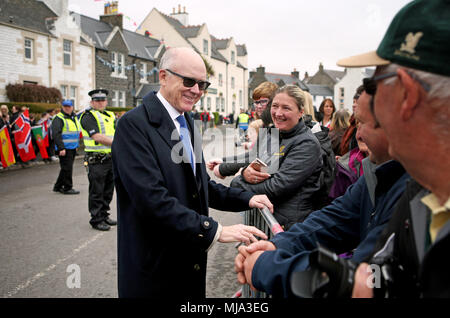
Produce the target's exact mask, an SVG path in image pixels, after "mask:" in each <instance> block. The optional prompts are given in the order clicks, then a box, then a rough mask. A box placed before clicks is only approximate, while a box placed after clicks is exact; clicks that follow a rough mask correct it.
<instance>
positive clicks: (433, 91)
mask: <svg viewBox="0 0 450 318" xmlns="http://www.w3.org/2000/svg"><path fill="white" fill-rule="evenodd" d="M398 68H403V69H405V70H406V71H408V73H410V74H413V76H414V77H416V78H418V79H420V81H423V82H425V83H427V84H428V85H430V90H429V91H428V92H427V95H426V98H425V101H424V103H426V104H427V106H429V107H432V108H433V110H434V114H433V118H432V119H431V121H432V123H433V125H432V130H433V132H434V134H435V135H436V137H437V138H439V140H440V141H442V142H443V145H444V146H445V147H446V148H450V146H449V144H448V140H449V138H450V129H449V126H448V122H449V120H450V112H449V109H450V108H449V107H448V103H449V101H448V99H449V98H450V77H449V76H443V75H438V74H434V73H429V72H425V71H419V70H416V69H412V68H408V67H404V66H401V65H397V64H393V63H392V64H389V65H386V66H383V67H382V69H383V71H386V72H395V71H396V70H397V69H398ZM396 79H397V78H396V77H394V78H388V79H386V80H384V82H383V83H384V84H385V85H392V84H393V83H395V81H396Z"/></svg>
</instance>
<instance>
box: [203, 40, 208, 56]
mask: <svg viewBox="0 0 450 318" xmlns="http://www.w3.org/2000/svg"><path fill="white" fill-rule="evenodd" d="M208 45H209V43H208V40H203V54H205V55H208V54H209V47H208Z"/></svg>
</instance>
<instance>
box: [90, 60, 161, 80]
mask: <svg viewBox="0 0 450 318" xmlns="http://www.w3.org/2000/svg"><path fill="white" fill-rule="evenodd" d="M96 57H97V60H99V61H100V62H101V63H102V64H103V65H105V66H107V67H109V68H110V69H111V70H113V71H116V70H118V71H119V72H122V69H125V70H126V71H130V70H132V69H133V68H134V69H135V71H136V72H137V73H138V74H139V75H140V76H141V77H145V76H150V75H153V74H154V73H155V72H158V71H159V69H158V68H157V67H154V68H153V69H152V70H151V71H149V72H147V73H144V72H143V71H142V70H141V69H139V68H138V66H137V65H136V64H131V65H127V66H121V65H116V64H114V63H111V62H109V61H106V60H105V59H103V58H102V57H100V56H98V55H96Z"/></svg>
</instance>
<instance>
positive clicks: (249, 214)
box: [233, 208, 283, 298]
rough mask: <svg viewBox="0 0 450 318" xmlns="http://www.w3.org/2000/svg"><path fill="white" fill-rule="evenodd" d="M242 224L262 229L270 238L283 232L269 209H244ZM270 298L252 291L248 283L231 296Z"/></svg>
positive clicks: (262, 293)
mask: <svg viewBox="0 0 450 318" xmlns="http://www.w3.org/2000/svg"><path fill="white" fill-rule="evenodd" d="M244 224H245V225H252V226H254V227H256V228H258V229H259V230H261V231H263V232H264V233H265V234H266V235H267V237H268V239H269V240H270V239H271V238H272V237H273V236H274V235H276V234H278V233H280V232H283V229H282V228H281V225H280V224H279V223H278V222H277V220H276V219H275V217H274V216H273V215H272V213H271V212H270V211H269V209H267V208H264V209H256V208H254V209H251V210H247V211H245V215H244ZM239 297H242V298H270V295H268V294H266V293H265V292H261V291H253V290H251V289H250V286H249V285H247V284H246V285H244V286H242V288H241V289H240V290H239V291H238V292H236V293H235V294H234V296H233V298H239Z"/></svg>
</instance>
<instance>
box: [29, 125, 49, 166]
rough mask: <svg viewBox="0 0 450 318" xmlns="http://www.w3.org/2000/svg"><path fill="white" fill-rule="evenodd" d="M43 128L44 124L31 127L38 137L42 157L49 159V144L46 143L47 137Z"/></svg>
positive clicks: (35, 136)
mask: <svg viewBox="0 0 450 318" xmlns="http://www.w3.org/2000/svg"><path fill="white" fill-rule="evenodd" d="M42 130H43V129H42V126H35V127H31V131H32V132H33V135H34V138H36V142H37V144H38V147H39V152H40V153H41V157H42V159H48V153H47V146H46V145H45V139H44V137H43V136H42V135H43V132H42Z"/></svg>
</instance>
